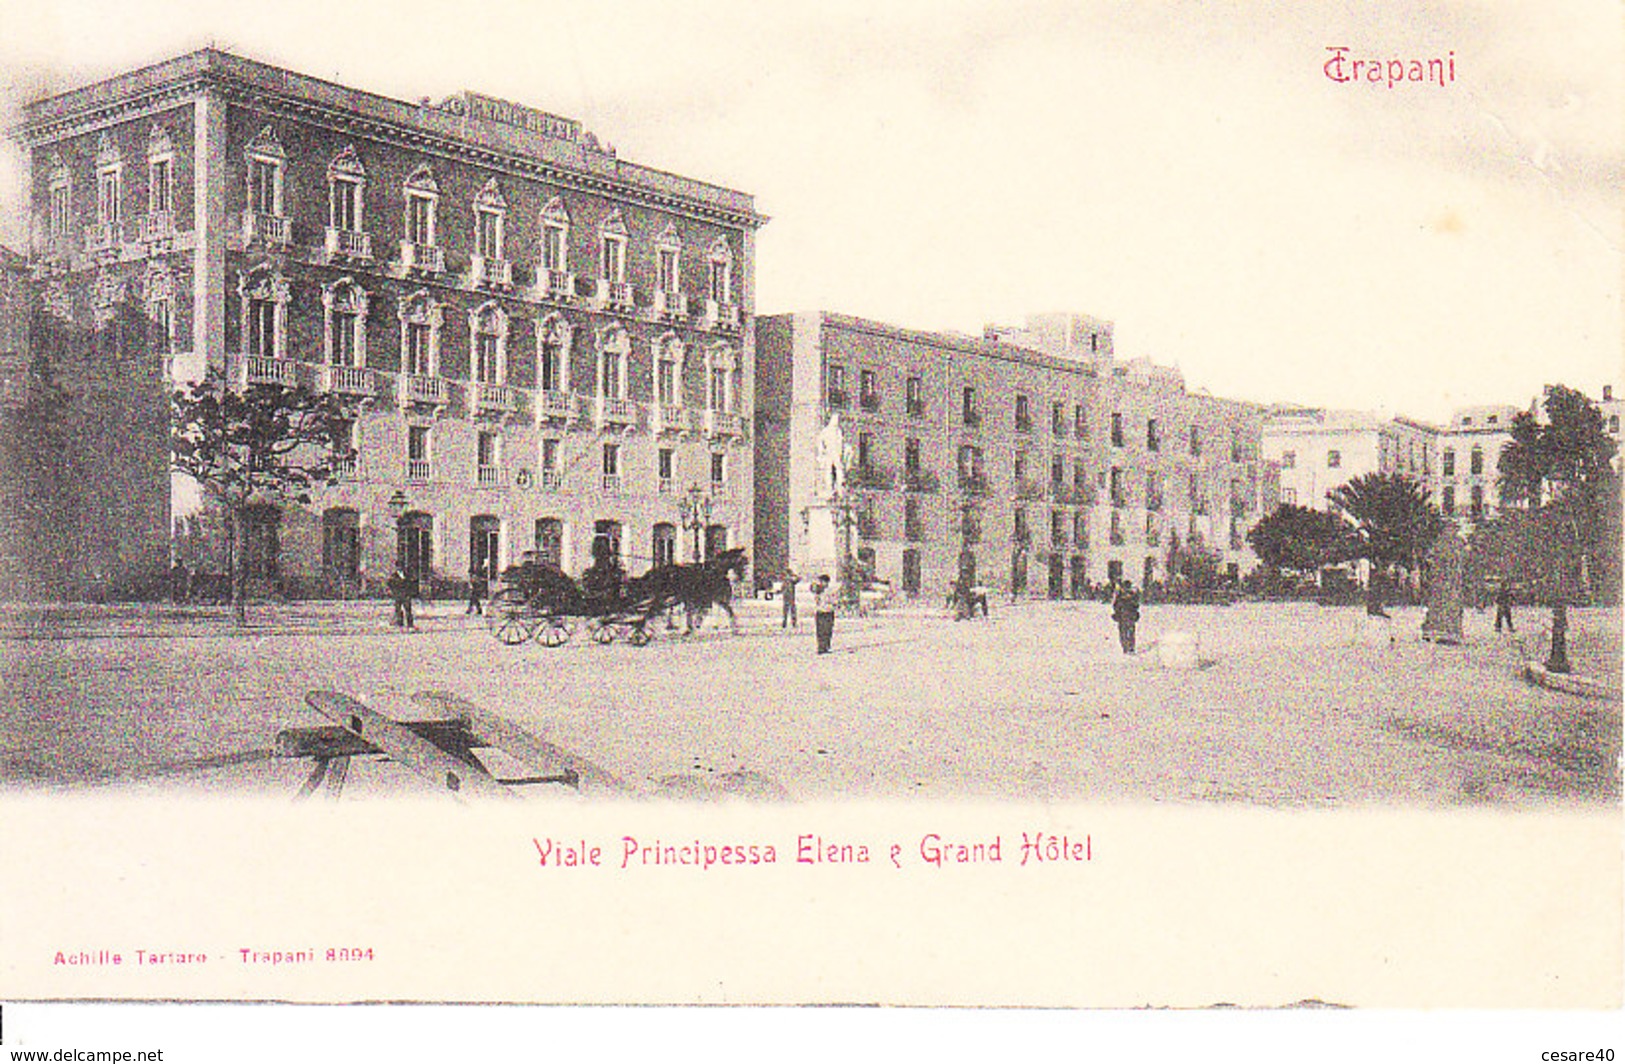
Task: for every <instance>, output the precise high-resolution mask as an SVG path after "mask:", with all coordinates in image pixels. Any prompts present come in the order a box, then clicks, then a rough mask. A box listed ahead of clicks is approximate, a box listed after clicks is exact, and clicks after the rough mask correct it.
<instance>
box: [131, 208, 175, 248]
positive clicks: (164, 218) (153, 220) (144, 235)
mask: <svg viewBox="0 0 1625 1064" xmlns="http://www.w3.org/2000/svg"><path fill="white" fill-rule="evenodd" d="M139 234H140V238H141V243H143V244H162V243H164V242H166V241H169V240H173V239H175V215H174V214H172V213H171V212H169V211H154V212H153V213H151V214H144V215H142V216H141V222H140V226H139Z"/></svg>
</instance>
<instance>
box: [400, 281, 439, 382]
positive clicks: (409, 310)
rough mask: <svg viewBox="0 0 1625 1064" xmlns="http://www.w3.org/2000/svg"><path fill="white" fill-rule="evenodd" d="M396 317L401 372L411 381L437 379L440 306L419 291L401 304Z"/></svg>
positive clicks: (426, 294)
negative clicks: (411, 377) (399, 340)
mask: <svg viewBox="0 0 1625 1064" xmlns="http://www.w3.org/2000/svg"><path fill="white" fill-rule="evenodd" d="M397 315H398V317H399V319H400V323H401V351H402V353H403V357H402V360H401V361H402V367H401V368H402V369H403V370H404V371H405V372H406V373H407V374H408V375H409V376H413V377H435V376H438V375H439V373H440V324H441V308H440V305H439V304H438V303H436V302H435V301H434V300H433V298H431V297H430V295H429V293H428V292H427V291H423V290H419V291H417V292H414V293H413V294H412V295H410V296H407V297H406V298H405V299H403V300H401V302H400V306H399V309H398V311H397Z"/></svg>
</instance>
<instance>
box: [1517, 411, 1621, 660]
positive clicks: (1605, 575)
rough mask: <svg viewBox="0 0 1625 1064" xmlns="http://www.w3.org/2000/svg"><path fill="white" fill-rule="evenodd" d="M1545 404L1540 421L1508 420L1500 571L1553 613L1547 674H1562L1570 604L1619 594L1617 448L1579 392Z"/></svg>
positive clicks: (1521, 417) (1527, 415)
mask: <svg viewBox="0 0 1625 1064" xmlns="http://www.w3.org/2000/svg"><path fill="white" fill-rule="evenodd" d="M1544 405H1545V414H1546V416H1545V418H1543V419H1542V418H1537V417H1536V416H1535V415H1534V414H1533V413H1531V412H1529V411H1524V412H1523V413H1520V414H1519V415H1518V416H1517V417H1516V418H1514V419H1513V421H1512V441H1511V442H1510V443H1508V444H1507V446H1506V447H1504V448H1503V449H1502V451H1501V460H1500V464H1499V469H1498V472H1499V474H1500V486H1501V503H1502V506H1503V510H1504V512H1503V524H1504V528H1503V529H1502V536H1501V541H1502V543H1503V544H1504V546H1503V554H1504V562H1503V568H1504V570H1505V571H1506V573H1507V575H1508V576H1509V577H1510V575H1511V573H1512V572H1520V573H1522V574H1524V576H1525V577H1526V578H1527V579H1529V580H1530V581H1531V582H1532V583H1533V585H1534V587H1535V589H1536V592H1537V594H1538V595H1539V596H1540V597H1541V598H1543V599H1545V601H1546V603H1547V605H1549V606H1550V607H1551V610H1552V645H1551V651H1550V653H1549V654H1548V656H1547V660H1546V668H1547V669H1549V670H1550V671H1552V672H1568V671H1570V665H1569V660H1568V639H1567V636H1568V607H1569V604H1570V603H1571V602H1583V601H1588V600H1589V599H1590V598H1591V597H1592V596H1593V595H1594V594H1596V593H1597V591H1598V590H1599V589H1601V590H1607V591H1610V592H1611V594H1612V596H1613V597H1617V595H1618V590H1617V583H1618V579H1619V549H1620V548H1619V535H1618V531H1619V530H1618V524H1619V519H1618V515H1619V492H1620V484H1619V475H1618V474H1617V473H1616V472H1615V471H1614V468H1613V465H1612V462H1613V458H1614V454H1615V452H1616V450H1617V448H1616V447H1615V445H1614V441H1613V440H1611V439H1609V438H1608V433H1607V432H1606V431H1605V429H1604V427H1603V420H1602V413H1601V412H1600V411H1599V410H1598V409H1597V407H1596V404H1594V403H1592V402H1591V400H1590V399H1587V398H1586V397H1585V395H1583V394H1582V393H1580V392H1577V391H1575V390H1574V389H1572V388H1566V387H1564V386H1563V385H1561V384H1558V385H1553V386H1551V387H1549V388H1547V389H1546V395H1545V404H1544ZM1609 585H1613V586H1612V587H1610V586H1609Z"/></svg>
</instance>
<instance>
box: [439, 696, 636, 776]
mask: <svg viewBox="0 0 1625 1064" xmlns="http://www.w3.org/2000/svg"><path fill="white" fill-rule="evenodd" d="M412 701H414V702H416V703H417V704H418V705H421V706H424V707H425V708H428V709H431V710H433V711H435V712H437V713H447V714H455V715H457V716H460V717H463V718H465V719H467V721H468V722H469V726H470V728H472V729H473V732H474V735H475V736H476V738H477V739H479V740H480V741H481V742H483V743H485V744H486V745H488V746H493V747H496V748H497V749H499V750H501V751H503V752H504V753H506V754H507V755H508V756H510V757H512V758H514V759H516V760H518V761H519V762H521V763H522V764H524V765H525V766H526V767H527V768H529V769H530V770H531V771H532V772H533V773H534V774H535V775H537V776H557V775H563V774H564V773H566V772H573V773H575V776H576V789H577V790H579V791H582V792H587V791H614V792H617V793H621V794H627V793H630V792H631V790H632V789H631V788H630V787H628V786H627V785H626V784H625V783H623V782H621V780H619V779H618V778H616V777H615V776H613V775H611V774H610V773H609V772H606V771H605V770H604V769H602V768H600V767H599V766H597V765H595V764H593V763H592V762H591V761H588V760H586V759H584V758H580V757H577V756H576V755H574V754H572V753H570V752H569V751H568V750H564V749H561V748H560V747H558V746H555V745H553V744H552V743H550V742H548V741H547V740H545V739H541V738H538V737H537V736H535V735H532V734H531V733H530V732H528V731H526V730H525V729H523V728H521V727H520V726H519V725H517V724H515V723H513V722H512V721H510V720H508V719H507V718H505V717H501V716H498V715H497V714H495V713H493V712H491V711H490V710H488V709H486V708H484V707H483V706H480V705H477V704H476V703H473V702H470V701H469V700H468V699H466V698H462V697H460V696H458V695H454V694H450V693H449V692H446V691H419V692H418V693H417V694H415V695H413V696H412Z"/></svg>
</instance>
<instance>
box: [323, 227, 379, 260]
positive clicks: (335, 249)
mask: <svg viewBox="0 0 1625 1064" xmlns="http://www.w3.org/2000/svg"><path fill="white" fill-rule="evenodd" d="M323 247H325V248H326V249H327V257H328V258H329V259H330V260H331V259H357V260H360V261H371V260H372V235H371V234H370V233H363V232H358V231H356V230H354V229H335V228H333V227H332V226H328V227H327V237H326V239H325V241H324V242H323Z"/></svg>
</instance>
